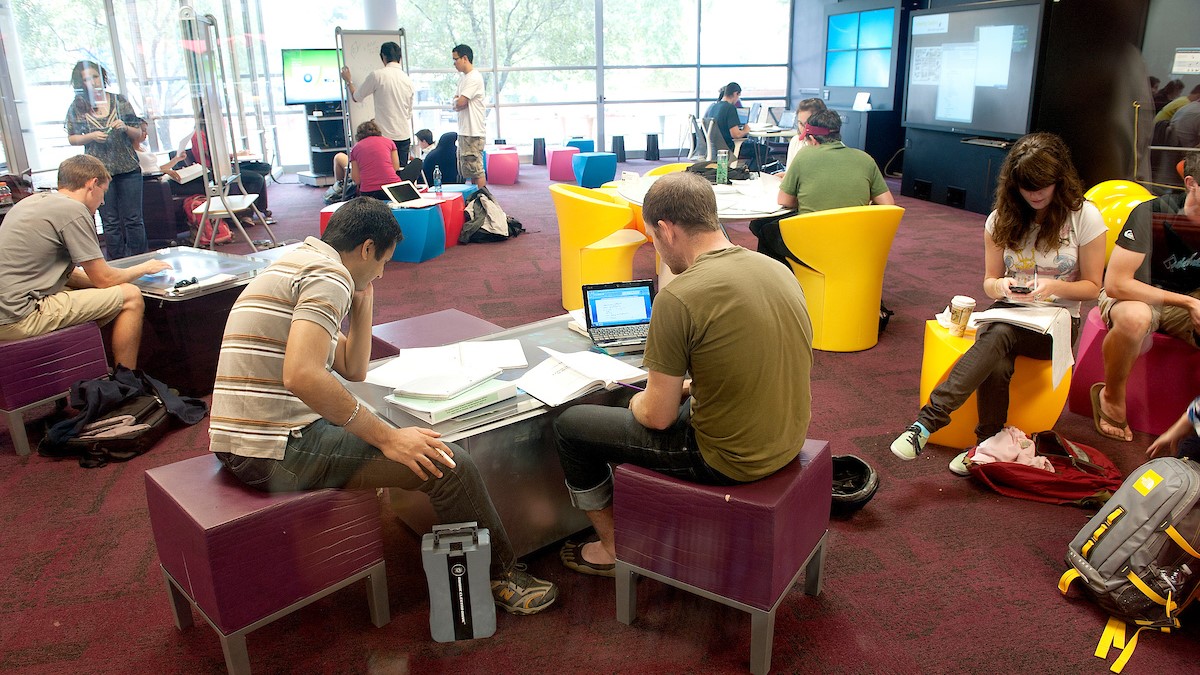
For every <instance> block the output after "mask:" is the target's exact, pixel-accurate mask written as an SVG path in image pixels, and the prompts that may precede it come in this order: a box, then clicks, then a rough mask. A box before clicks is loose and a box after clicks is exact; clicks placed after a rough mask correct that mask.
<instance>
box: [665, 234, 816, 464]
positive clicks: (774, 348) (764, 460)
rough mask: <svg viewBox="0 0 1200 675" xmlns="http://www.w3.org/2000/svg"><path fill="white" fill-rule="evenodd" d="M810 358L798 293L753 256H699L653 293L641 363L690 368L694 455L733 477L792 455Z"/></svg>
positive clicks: (772, 266) (674, 370)
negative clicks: (658, 290) (642, 361)
mask: <svg viewBox="0 0 1200 675" xmlns="http://www.w3.org/2000/svg"><path fill="white" fill-rule="evenodd" d="M812 361H813V354H812V323H811V322H810V321H809V318H808V308H807V307H806V306H805V304H804V292H803V291H801V290H800V284H799V282H797V281H796V277H794V276H792V274H791V273H790V272H788V270H787V268H786V267H784V266H783V265H780V264H779V263H778V262H776V261H774V260H771V259H770V258H768V257H766V256H764V255H761V254H759V253H754V252H751V251H747V250H746V249H744V248H742V247H740V246H732V247H729V248H725V249H721V250H719V251H713V252H710V253H705V254H703V255H701V256H700V257H698V258H697V259H696V262H695V263H693V264H692V266H691V267H689V268H688V269H687V270H686V271H685V272H684V273H683V274H681V275H679V276H678V277H676V278H675V279H673V280H672V281H671V283H670V285H669V286H667V287H665V288H663V289H662V291H660V292H659V294H658V296H657V297H656V298H655V300H654V313H653V315H652V316H651V319H650V336H649V338H648V340H647V343H646V356H645V366H646V367H647V368H649V369H650V370H655V371H658V372H660V373H663V374H665V375H672V376H681V375H684V374H686V373H691V377H692V420H691V421H692V428H693V429H694V430H695V433H696V442H697V444H698V445H699V446H700V453H701V454H702V455H703V457H704V461H705V462H707V463H708V465H709V466H711V467H713V468H714V469H716V470H718V471H720V472H721V473H722V474H724V475H726V476H728V477H729V478H732V479H734V480H738V481H752V480H756V479H759V478H763V477H764V476H769V475H771V474H772V473H774V472H775V471H778V470H779V469H780V468H782V467H783V466H784V465H786V464H787V463H788V462H790V461H792V459H793V458H794V457H795V456H796V455H797V454H798V453H799V452H800V448H801V447H802V446H803V445H804V439H805V435H806V434H807V432H808V423H809V419H810V417H811V405H812V395H811V393H810V389H809V373H810V371H811V370H812Z"/></svg>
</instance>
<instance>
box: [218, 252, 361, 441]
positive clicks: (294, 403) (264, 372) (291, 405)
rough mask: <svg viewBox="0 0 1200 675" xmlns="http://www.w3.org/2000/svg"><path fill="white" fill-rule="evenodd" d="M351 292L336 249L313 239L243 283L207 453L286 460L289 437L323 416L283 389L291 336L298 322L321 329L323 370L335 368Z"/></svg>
mask: <svg viewBox="0 0 1200 675" xmlns="http://www.w3.org/2000/svg"><path fill="white" fill-rule="evenodd" d="M353 289H354V281H353V279H352V278H351V277H350V271H349V270H347V269H346V267H345V265H343V264H342V262H341V257H340V256H339V255H338V253H337V251H335V250H334V249H333V247H331V246H329V245H328V244H326V243H325V242H323V241H321V240H319V239H316V238H314V237H309V238H307V239H305V240H304V244H302V245H301V246H300V247H299V248H297V249H296V250H295V251H293V252H291V253H289V254H287V255H285V256H283V257H282V258H280V259H279V260H278V261H277V262H275V263H274V264H272V265H271V266H270V267H268V268H267V269H265V270H263V271H262V272H261V273H260V274H259V275H258V276H257V277H255V278H254V279H253V280H252V281H251V282H250V284H249V285H248V286H246V289H245V290H244V291H242V294H241V295H240V296H238V299H237V302H235V303H234V304H233V309H232V310H230V312H229V320H228V321H227V322H226V324H225V335H224V337H222V339H221V357H220V360H219V361H218V362H217V380H216V385H215V387H214V388H213V397H212V420H211V422H210V424H209V431H208V434H209V450H211V451H212V452H228V453H231V454H235V455H242V456H244V457H266V458H270V459H283V452H284V448H285V446H286V445H287V440H288V436H289V435H290V434H291V432H292V431H295V430H298V429H302V428H304V427H305V426H308V425H309V424H311V423H312V422H315V421H316V420H317V419H319V418H320V415H318V414H317V413H315V412H313V411H312V409H310V408H309V407H308V406H307V405H305V404H304V402H303V401H301V400H300V399H299V398H297V397H296V396H295V395H294V394H292V392H290V391H288V390H287V388H285V387H284V386H283V356H284V351H285V349H286V346H287V339H288V334H289V332H290V331H291V328H292V322H293V321H296V320H299V319H304V320H306V321H312V322H313V323H315V324H317V325H319V326H321V327H322V328H324V329H325V331H326V332H328V333H329V340H330V349H329V355H328V356H327V358H326V360H325V368H326V369H330V368H332V367H333V357H334V352H335V351H336V348H337V340H338V336H339V334H340V333H339V327H340V326H341V323H342V319H344V318H345V316H346V314H347V313H348V312H349V311H350V297H351V293H352V292H353Z"/></svg>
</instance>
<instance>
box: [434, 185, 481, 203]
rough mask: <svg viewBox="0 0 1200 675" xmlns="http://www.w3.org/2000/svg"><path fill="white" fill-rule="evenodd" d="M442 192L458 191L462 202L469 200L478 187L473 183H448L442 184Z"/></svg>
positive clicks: (477, 190)
mask: <svg viewBox="0 0 1200 675" xmlns="http://www.w3.org/2000/svg"><path fill="white" fill-rule="evenodd" d="M442 192H459V193H462V196H463V204H466V203H467V202H468V201H470V200H471V195H473V194H475V193H476V192H479V187H478V186H476V185H475V184H474V183H449V184H446V185H443V186H442Z"/></svg>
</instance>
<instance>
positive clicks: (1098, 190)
mask: <svg viewBox="0 0 1200 675" xmlns="http://www.w3.org/2000/svg"><path fill="white" fill-rule="evenodd" d="M1084 197H1087V198H1088V199H1089V200H1091V202H1092V203H1093V204H1095V205H1096V208H1097V209H1099V210H1100V215H1101V216H1104V224H1105V225H1107V226H1108V234H1107V235H1106V236H1105V237H1104V262H1105V263H1106V264H1107V263H1108V258H1109V256H1111V255H1112V250H1113V247H1114V246H1116V245H1117V236H1118V235H1120V234H1121V228H1122V227H1124V226H1125V222H1126V221H1127V220H1129V213H1130V211H1133V207H1135V206H1137V205H1138V204H1141V203H1142V202H1146V201H1150V200H1151V199H1154V195H1152V194H1150V191H1149V190H1147V189H1146V188H1144V187H1142V186H1141V185H1140V184H1138V183H1135V182H1133V181H1129V180H1106V181H1104V182H1102V183H1097V184H1096V185H1095V186H1093V187H1092V189H1090V190H1088V191H1087V192H1086V193H1084Z"/></svg>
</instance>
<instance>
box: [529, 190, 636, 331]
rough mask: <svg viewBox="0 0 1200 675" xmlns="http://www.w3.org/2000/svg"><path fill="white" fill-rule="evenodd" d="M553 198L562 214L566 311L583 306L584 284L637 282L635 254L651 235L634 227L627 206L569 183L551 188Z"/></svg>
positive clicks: (561, 256)
mask: <svg viewBox="0 0 1200 675" xmlns="http://www.w3.org/2000/svg"><path fill="white" fill-rule="evenodd" d="M550 197H551V198H552V199H553V200H554V211H555V213H556V214H557V215H558V239H559V244H558V246H559V249H558V250H559V261H560V264H561V266H562V306H563V309H566V310H572V309H580V308H582V307H583V284H600V283H608V282H611V281H629V280H631V279H633V254H634V253H636V252H637V250H638V247H640V246H641V245H642V244H644V243H646V235H644V234H642V233H641V232H638V231H637V230H635V229H631V228H630V227H629V226H630V223H631V222H632V221H633V211H632V210H630V208H629V203H628V202H626V201H625V200H624V199H621V198H620V197H617V196H615V195H611V194H606V193H604V192H600V191H597V190H590V189H588V188H583V187H579V186H577V185H570V184H567V183H556V184H553V185H551V186H550Z"/></svg>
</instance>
